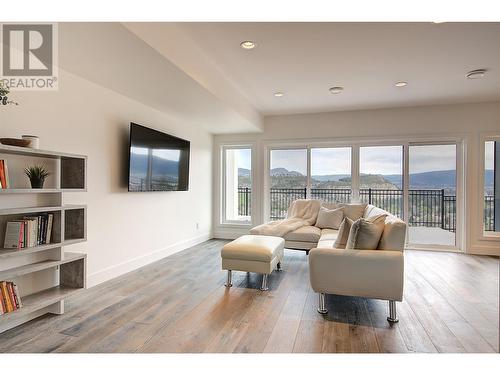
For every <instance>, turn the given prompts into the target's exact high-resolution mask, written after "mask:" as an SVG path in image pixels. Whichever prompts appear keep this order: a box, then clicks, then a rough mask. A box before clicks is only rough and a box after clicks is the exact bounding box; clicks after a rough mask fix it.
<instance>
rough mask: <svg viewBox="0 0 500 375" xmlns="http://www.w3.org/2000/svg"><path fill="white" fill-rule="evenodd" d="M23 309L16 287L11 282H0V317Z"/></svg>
mask: <svg viewBox="0 0 500 375" xmlns="http://www.w3.org/2000/svg"><path fill="white" fill-rule="evenodd" d="M21 307H23V304H22V303H21V296H20V294H19V290H18V289H17V285H16V284H14V283H13V282H11V281H0V315H2V314H6V313H10V312H12V311H16V310H18V309H20V308H21Z"/></svg>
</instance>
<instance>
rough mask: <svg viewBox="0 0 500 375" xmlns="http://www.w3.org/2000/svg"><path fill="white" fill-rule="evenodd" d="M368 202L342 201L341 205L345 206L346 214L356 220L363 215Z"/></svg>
mask: <svg viewBox="0 0 500 375" xmlns="http://www.w3.org/2000/svg"><path fill="white" fill-rule="evenodd" d="M366 206H367V204H365V203H359V204H358V203H340V204H339V207H344V216H345V217H348V218H349V219H351V220H353V221H356V220H358V219H360V218H362V217H363V214H364V213H365V209H366Z"/></svg>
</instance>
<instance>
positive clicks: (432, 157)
mask: <svg viewBox="0 0 500 375" xmlns="http://www.w3.org/2000/svg"><path fill="white" fill-rule="evenodd" d="M409 158H410V159H409V164H410V170H409V175H410V186H409V197H408V198H409V213H408V223H409V230H408V235H409V243H410V244H417V245H419V244H423V245H438V246H451V247H453V246H455V243H456V236H455V232H456V229H457V214H456V212H457V211H456V208H457V146H456V144H439V145H411V146H410V149H409Z"/></svg>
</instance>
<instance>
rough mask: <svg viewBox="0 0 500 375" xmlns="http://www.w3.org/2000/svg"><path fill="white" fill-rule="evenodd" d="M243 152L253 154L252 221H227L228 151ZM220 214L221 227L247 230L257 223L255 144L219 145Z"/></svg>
mask: <svg viewBox="0 0 500 375" xmlns="http://www.w3.org/2000/svg"><path fill="white" fill-rule="evenodd" d="M238 149H240V150H243V149H245V150H246V149H249V150H250V152H251V169H252V170H251V176H252V187H251V194H252V199H251V209H250V212H251V215H250V220H227V219H226V150H238ZM219 158H220V165H219V171H220V173H219V186H220V194H219V202H220V204H219V212H218V222H219V223H218V224H219V226H220V227H237V228H247V227H252V226H253V223H254V222H255V219H254V217H255V215H254V212H255V211H254V206H255V202H254V201H255V199H253V197H254V195H255V143H253V142H252V143H241V142H238V143H224V144H220V145H219Z"/></svg>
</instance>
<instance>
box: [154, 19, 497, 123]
mask: <svg viewBox="0 0 500 375" xmlns="http://www.w3.org/2000/svg"><path fill="white" fill-rule="evenodd" d="M146 25H147V24H146ZM157 25H158V24H157ZM176 30H177V33H183V38H186V37H188V38H189V39H190V40H192V41H193V43H194V44H195V45H196V46H197V48H198V49H200V50H201V51H202V55H200V58H202V59H206V61H207V67H208V66H209V65H210V66H212V67H213V66H214V65H215V66H217V68H218V70H219V72H220V74H221V77H222V76H223V78H224V79H225V80H227V81H229V82H230V83H231V85H232V86H233V87H234V88H235V89H236V90H237V91H238V92H239V93H240V94H242V95H243V97H245V98H246V99H247V100H248V101H249V103H250V104H251V105H252V106H253V107H254V108H255V109H256V110H257V111H259V112H260V113H262V114H264V115H272V114H285V113H286V114H288V113H307V112H323V111H338V110H353V109H372V108H388V107H399V106H416V105H433V104H446V103H461V102H480V101H491V100H500V23H440V24H434V23H183V24H177V25H176ZM157 32H158V30H157ZM178 35H179V34H178ZM175 37H176V36H175V33H170V34H168V35H167V34H165V39H164V42H165V43H170V42H169V39H170V38H175ZM243 40H253V41H255V42H256V43H257V47H256V48H255V49H253V50H243V49H241V48H240V46H239V44H240V42H241V41H243ZM185 47H186V48H190V47H189V46H188V45H186V46H185ZM202 61H203V60H202ZM208 62H210V64H208ZM177 64H178V66H179V67H180V68H181V69H182V68H183V66H182V62H178V63H177ZM198 65H201V68H199V69H198V70H197V72H196V75H197V79H198V81H203V79H204V72H203V64H198ZM478 68H486V69H488V70H489V71H488V74H487V76H486V77H485V78H483V79H479V80H468V79H466V78H465V74H466V73H467V72H468V71H470V70H472V69H478ZM210 74H213V71H212V72H210ZM207 75H208V73H207ZM401 80H402V81H407V82H408V86H407V87H404V88H396V87H394V83H395V82H397V81H401ZM331 86H343V87H344V88H345V91H344V92H343V93H342V94H340V95H332V94H330V93H329V91H328V88H329V87H331ZM275 91H283V92H284V93H285V96H284V97H282V98H275V97H274V96H273V92H275Z"/></svg>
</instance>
